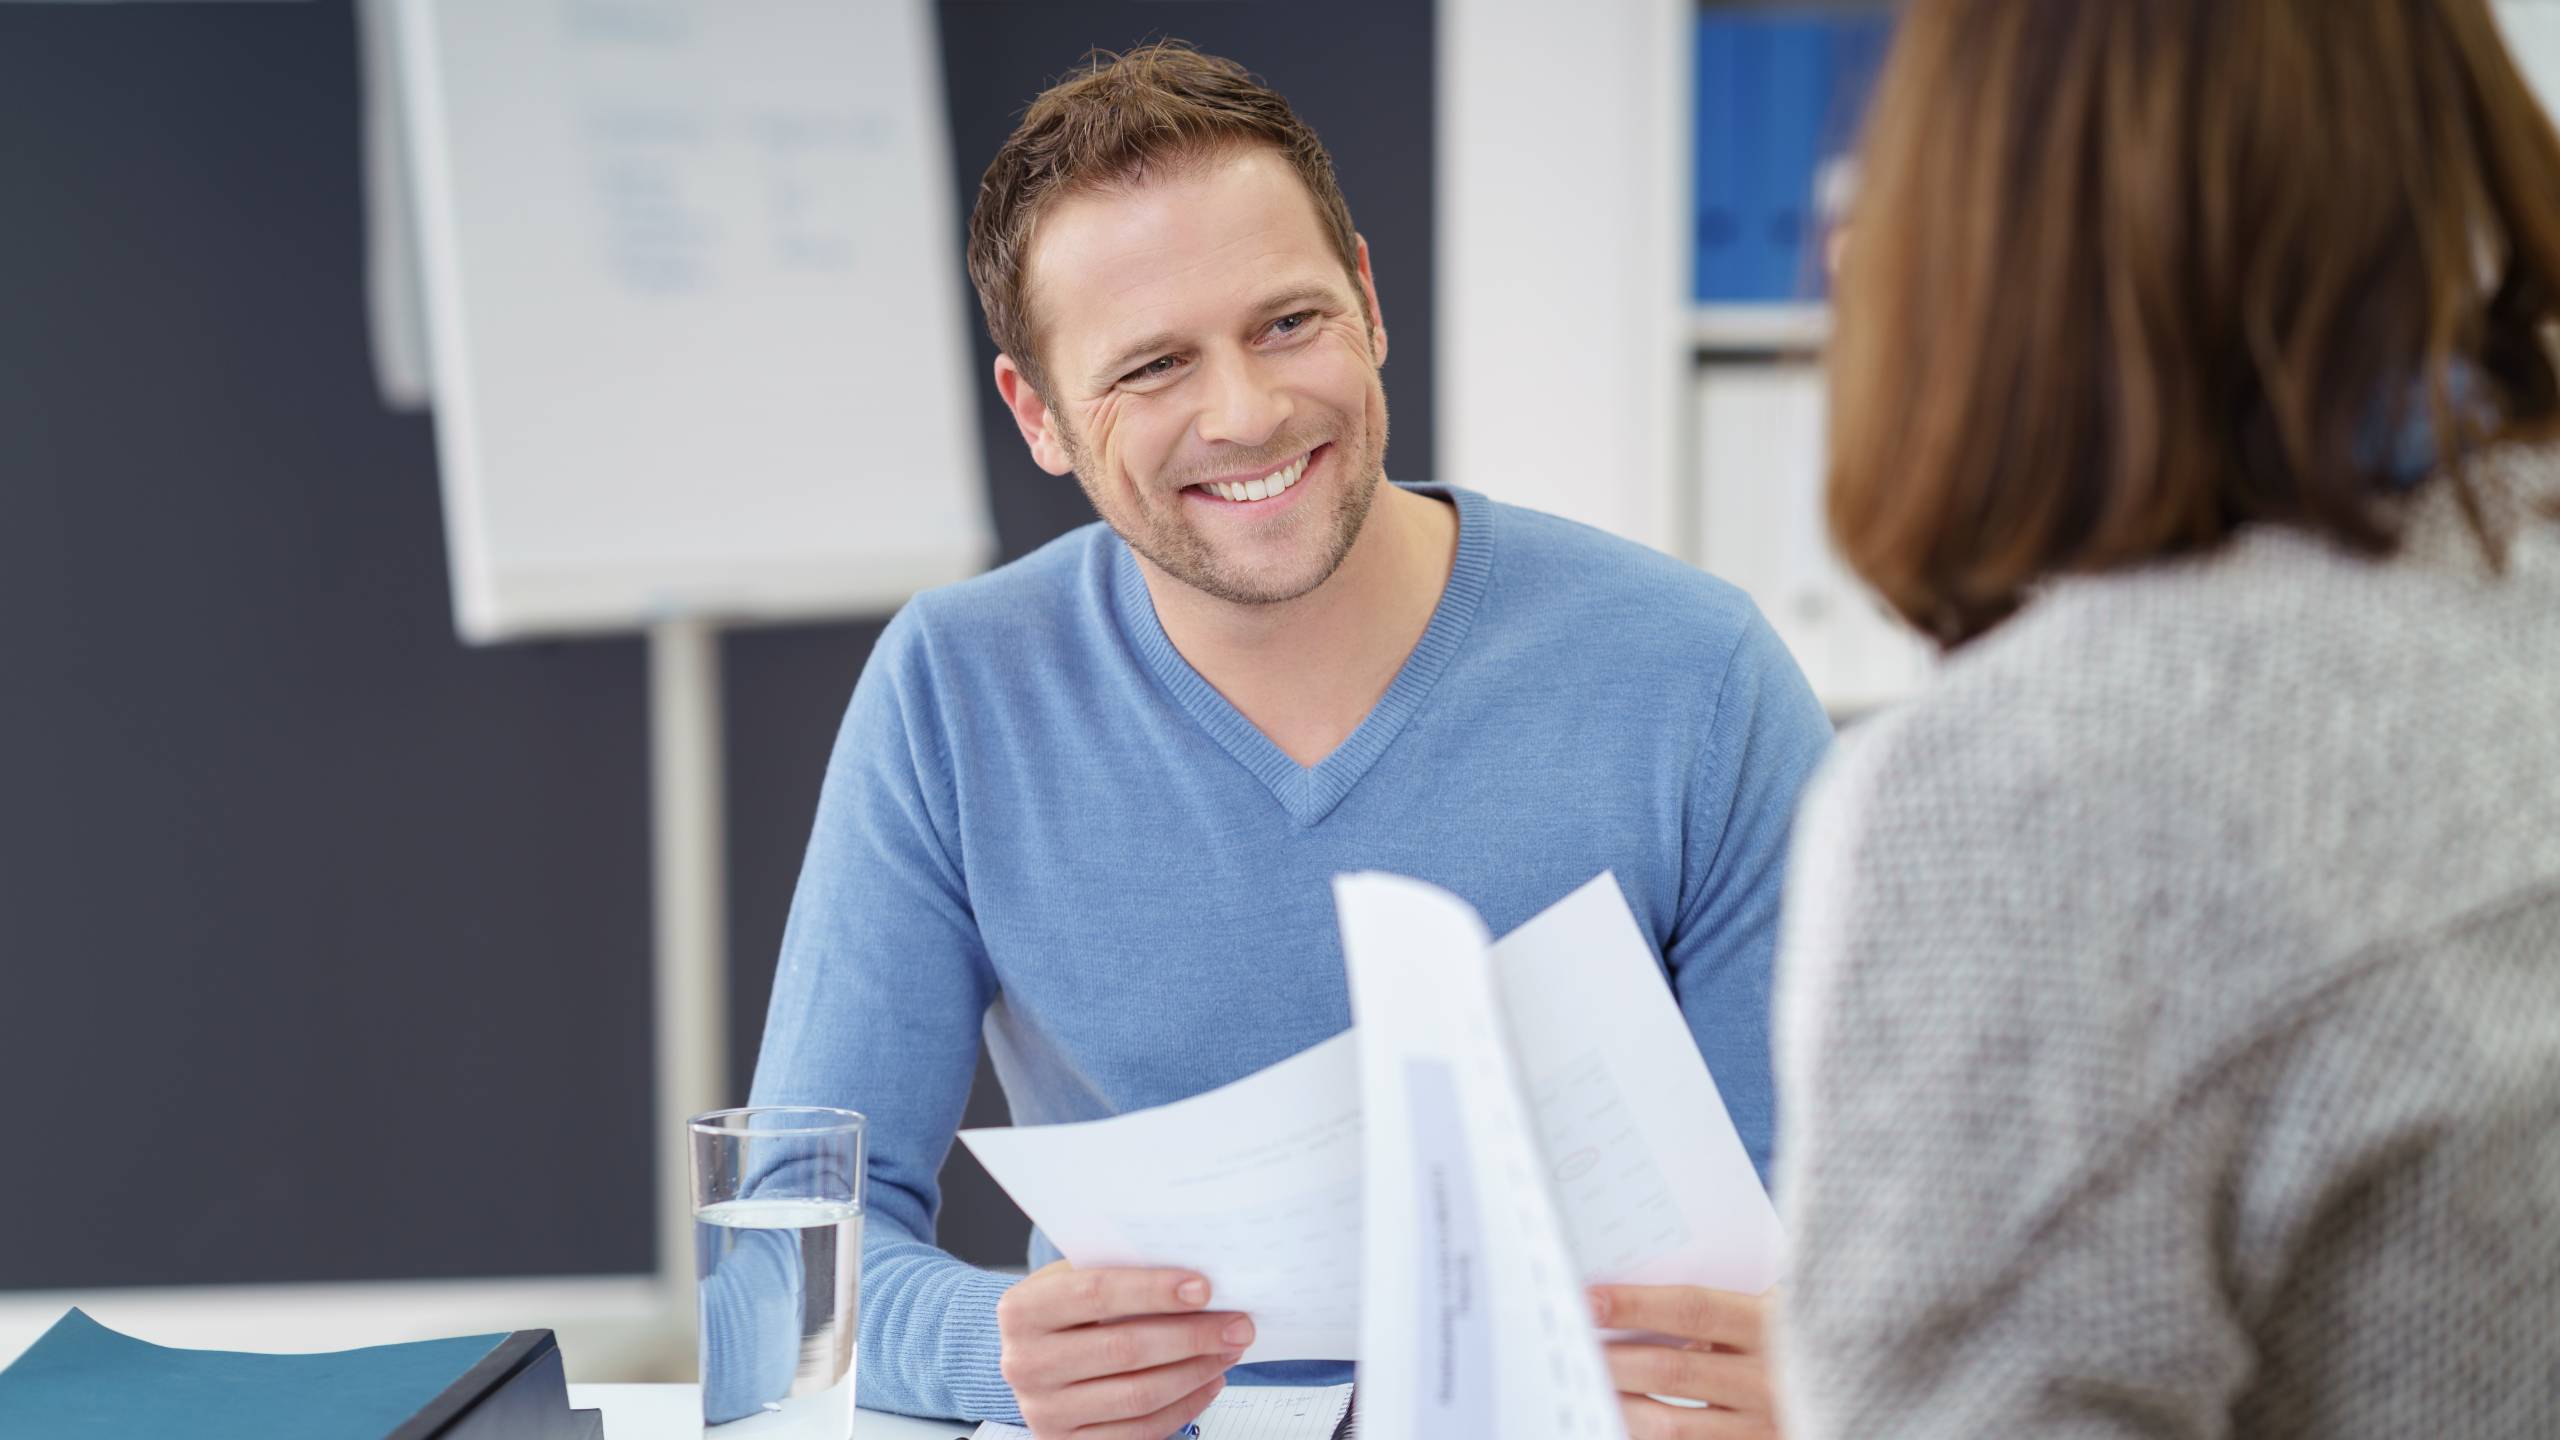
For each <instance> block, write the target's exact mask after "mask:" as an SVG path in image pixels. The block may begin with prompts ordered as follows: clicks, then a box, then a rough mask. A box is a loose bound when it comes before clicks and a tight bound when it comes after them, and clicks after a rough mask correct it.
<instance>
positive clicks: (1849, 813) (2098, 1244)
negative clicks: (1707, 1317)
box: [1773, 717, 2253, 1440]
mask: <svg viewBox="0 0 2560 1440" xmlns="http://www.w3.org/2000/svg"><path fill="white" fill-rule="evenodd" d="M1903 718H1905V717H1895V718H1894V719H1888V720H1882V721H1877V722H1872V723H1873V725H1874V727H1875V729H1876V730H1877V731H1880V732H1882V733H1858V734H1853V735H1852V736H1851V737H1850V739H1849V740H1848V741H1847V742H1846V743H1845V744H1844V745H1843V747H1842V754H1841V755H1840V757H1839V758H1838V759H1837V760H1836V761H1835V762H1834V764H1833V765H1832V767H1831V768H1830V769H1828V770H1826V772H1825V773H1824V775H1823V777H1822V779H1821V780H1820V781H1818V782H1817V783H1816V785H1815V787H1814V790H1813V794H1812V798H1811V799H1810V801H1809V802H1808V804H1807V806H1806V809H1805V813H1804V815H1803V817H1802V818H1801V819H1800V821H1799V824H1798V838H1797V844H1796V850H1795V859H1794V865H1793V869H1792V872H1791V876H1790V884H1789V890H1788V905H1787V919H1786V924H1785V937H1784V947H1783V948H1784V958H1783V960H1782V970H1781V974H1782V976H1783V981H1782V989H1781V994H1780V997H1779V1012H1778V1013H1779V1026H1778V1034H1779V1052H1780V1053H1779V1062H1780V1077H1781V1082H1782V1084H1783V1085H1784V1086H1785V1088H1786V1094H1787V1104H1788V1132H1787V1148H1786V1152H1785V1156H1784V1159H1783V1161H1782V1163H1781V1166H1780V1174H1779V1184H1778V1196H1779V1199H1780V1203H1781V1214H1782V1217H1783V1219H1784V1221H1785V1224H1786V1229H1787V1234H1788V1239H1789V1243H1790V1246H1791V1249H1792V1253H1793V1264H1792V1270H1791V1273H1790V1275H1789V1278H1788V1281H1787V1284H1786V1286H1785V1288H1784V1289H1783V1290H1782V1291H1781V1296H1780V1301H1779V1307H1778V1309H1779V1314H1778V1317H1777V1326H1776V1335H1775V1342H1774V1354H1773V1364H1774V1369H1775V1372H1776V1374H1777V1376H1778V1379H1779V1382H1780V1385H1781V1387H1782V1393H1781V1397H1780V1408H1781V1410H1782V1411H1783V1412H1784V1413H1785V1415H1786V1417H1787V1429H1788V1434H1789V1435H1790V1436H1791V1437H1796V1440H1828V1437H1833V1436H1858V1437H1879V1440H1881V1437H1940V1436H1943V1437H1949V1440H1953V1437H1959V1436H1961V1437H1972V1436H1980V1435H2028V1434H2032V1435H2038V1436H2052V1437H2092V1440H2094V1437H2100V1436H2106V1437H2134V1436H2142V1437H2155V1440H2171V1437H2205V1436H2219V1435H2222V1434H2226V1433H2228V1430H2229V1419H2228V1416H2229V1408H2230V1405H2231V1402H2232V1398H2233V1397H2234V1395H2236V1394H2237V1393H2238V1391H2239V1389H2240V1387H2241V1386H2242V1385H2243V1384H2245V1383H2246V1380H2247V1377H2248V1375H2249V1373H2250V1371H2251V1369H2252V1365H2253V1347H2252V1344H2251V1341H2250V1338H2249V1335H2248V1332H2247V1330H2246V1328H2245V1325H2244V1324H2243V1322H2242V1319H2241V1317H2240V1316H2239V1314H2238V1313H2237V1307H2236V1306H2235V1305H2234V1304H2233V1303H2232V1302H2231V1300H2230V1299H2229V1297H2228V1295H2227V1293H2226V1290H2225V1288H2224V1284H2223V1266H2222V1265H2221V1263H2220V1261H2219V1259H2218V1252H2217V1245H2216V1240H2215V1227H2216V1226H2217V1225H2218V1224H2219V1223H2221V1219H2220V1218H2219V1217H2224V1216H2227V1214H2228V1210H2229V1207H2228V1205H2227V1204H2224V1203H2221V1202H2220V1201H2219V1200H2218V1199H2217V1196H2218V1195H2219V1193H2220V1191H2221V1190H2222V1189H2223V1188H2224V1186H2225V1180H2226V1177H2227V1176H2228V1175H2229V1173H2230V1165H2231V1157H2232V1156H2233V1155H2234V1154H2235V1153H2237V1151H2238V1149H2239V1147H2241V1146H2244V1145H2245V1144H2246V1140H2245V1138H2244V1137H2243V1130H2244V1124H2243V1120H2242V1114H2243V1109H2242V1107H2243V1106H2245V1104H2246V1100H2245V1097H2242V1096H2239V1095H2236V1094H2207V1095H2204V1096H2202V1097H2195V1096H2190V1097H2187V1099H2186V1103H2182V1104H2177V1105H2170V1104H2165V1103H2163V1096H2162V1094H2161V1093H2160V1091H2159V1089H2158V1087H2152V1086H2147V1085H2146V1078H2145V1077H2146V1074H2147V1070H2146V1065H2145V1046H2146V1039H2145V1033H2144V1032H2145V1025H2146V1023H2148V1018H2147V1015H2146V1007H2145V1003H2144V999H2143V990H2142V986H2141V984H2140V982H2139V977H2138V975H2137V973H2136V972H2135V971H2134V970H2133V969H2132V968H2131V966H2130V964H2129V961H2130V958H2131V954H2132V952H2131V950H2130V948H2129V946H2128V942H2127V933H2126V931H2125V930H2124V927H2123V925H2122V924H2121V923H2120V922H2118V921H2116V920H2114V919H2113V918H2111V917H2110V916H2108V915H2107V914H2105V913H2104V912H2103V911H2102V910H2100V909H2098V908H2097V907H2094V906H2090V905H2087V904H2084V903H2083V900H2082V896H2083V895H2084V893H2085V892H2086V891H2087V890H2088V888H2089V887H2087V886H2085V885H2075V884H2074V880H2073V877H2074V875H2075V873H2085V872H2083V871H2082V867H2085V866H2090V865H2098V864H2104V863H2106V861H2105V859H2104V858H2103V856H2104V853H2105V852H2104V845H2103V843H2102V841H2100V840H2097V839H2093V838H2091V837H2092V836H2093V835H2094V834H2095V827H2093V826H2091V825H2090V824H2089V823H2087V822H2088V820H2089V818H2090V817H2089V816H2088V815H2087V814H2086V813H2085V812H2080V807H2081V805H2082V804H2083V803H2084V801H2083V800H2082V799H2081V798H2080V797H2081V796H2084V795H2085V793H2086V787H2085V785H2084V784H2082V783H2081V782H2080V781H2078V780H2076V779H2075V778H2074V777H2071V776H2068V775H2060V774H2045V775H2039V773H2038V769H2037V766H2036V765H2035V764H2034V763H2033V762H2032V760H2031V759H2030V758H2027V757H2020V756H2016V755H2000V754H1992V753H1987V752H1988V751H1989V750H1990V749H1992V748H1994V747H1995V746H1996V743H1997V742H1995V741H1989V740H1986V739H1985V738H1984V737H1983V734H1982V732H1981V729H1980V727H1978V726H1972V725H1966V724H1963V723H1961V722H1950V723H1941V724H1937V725H1935V726H1934V727H1933V728H1932V729H1930V730H1929V731H1928V733H1927V734H1926V735H1925V736H1915V735H1914V733H1913V727H1910V726H1906V725H1903V724H1900V723H1897V722H1898V721H1899V720H1901V719H1903ZM2075 812H2080V813H2075ZM2118 863H2121V859H2120V858H2119V860H2118Z"/></svg>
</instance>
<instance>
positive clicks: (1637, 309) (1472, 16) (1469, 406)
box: [1430, 0, 1695, 553]
mask: <svg viewBox="0 0 2560 1440" xmlns="http://www.w3.org/2000/svg"><path fill="white" fill-rule="evenodd" d="M1694 14H1695V0H1587V3H1583V4H1576V5H1559V4H1556V3H1554V0H1442V3H1441V6H1440V69H1439V83H1440V115H1439V162H1440V197H1439V199H1440V212H1439V213H1440V220H1439V227H1440V238H1439V285H1440V290H1439V317H1440V318H1439V335H1438V337H1437V339H1438V362H1439V367H1440V395H1439V402H1438V413H1437V419H1438V427H1437V436H1438V443H1439V447H1440V455H1441V473H1440V474H1439V475H1436V476H1433V477H1430V478H1433V479H1437V480H1446V481H1449V482H1451V483H1454V484H1459V485H1465V486H1468V487H1470V488H1472V489H1477V490H1482V491H1484V492H1486V493H1487V494H1490V495H1494V496H1497V497H1499V498H1501V499H1504V500H1509V501H1512V502H1515V503H1517V504H1522V505H1527V506H1530V507H1532V508H1534V509H1539V510H1547V511H1552V512H1554V513H1556V514H1559V515H1567V516H1571V517H1572V518H1574V519H1577V520H1582V521H1586V522H1588V523H1590V524H1593V525H1597V526H1599V527H1601V528H1602V529H1605V530H1610V531H1613V532H1615V533H1617V534H1620V535H1625V536H1628V537H1629V538H1632V539H1635V540H1639V541H1642V542H1643V543H1645V544H1648V545H1652V546H1655V547H1656V548H1659V549H1663V550H1667V551H1672V552H1675V553H1676V552H1678V550H1679V549H1680V547H1681V545H1682V543H1683V541H1684V539H1685V531H1684V526H1683V525H1682V523H1681V517H1682V513H1683V512H1682V502H1681V499H1680V495H1681V487H1680V451H1681V449H1682V444H1683V439H1682V437H1683V436H1684V434H1685V432H1686V426H1685V425H1684V424H1683V423H1682V420H1681V416H1682V412H1683V406H1684V404H1685V401H1684V400H1683V397H1682V388H1683V386H1684V385H1685V383H1686V380H1685V377H1686V373H1687V369H1688V359H1687V356H1688V348H1687V337H1686V329H1687V325H1688V310H1687V294H1686V292H1687V288H1688V274H1689V271H1688V265H1689V259H1688V252H1687V247H1686V240H1687V235H1688V218H1687V217H1688V212H1689V173H1690V167H1689V161H1688V134H1689V115H1690V105H1689V85H1690V81H1689V70H1690V53H1691V48H1692V46H1693V45H1694V43H1695V42H1694V40H1693V39H1692V33H1691V29H1690V25H1691V23H1692V16H1693V15H1694Z"/></svg>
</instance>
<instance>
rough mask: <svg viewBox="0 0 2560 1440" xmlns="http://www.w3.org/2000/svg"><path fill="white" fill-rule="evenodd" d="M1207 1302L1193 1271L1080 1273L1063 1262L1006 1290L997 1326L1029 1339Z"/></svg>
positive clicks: (998, 1306) (1204, 1286) (1206, 1291)
mask: <svg viewBox="0 0 2560 1440" xmlns="http://www.w3.org/2000/svg"><path fill="white" fill-rule="evenodd" d="M1208 1303H1209V1282H1208V1281H1207V1280H1206V1279H1204V1278H1202V1277H1201V1276H1199V1275H1195V1274H1193V1273H1192V1272H1190V1271H1188V1270H1133V1269H1118V1270H1078V1269H1075V1268H1074V1267H1072V1266H1069V1265H1066V1264H1064V1263H1063V1262H1062V1263H1060V1264H1056V1265H1047V1266H1043V1267H1041V1268H1040V1269H1039V1270H1037V1271H1035V1272H1033V1273H1032V1274H1031V1275H1030V1276H1028V1277H1026V1278H1025V1279H1024V1280H1023V1282H1022V1283H1021V1284H1019V1285H1016V1286H1014V1287H1013V1288H1012V1289H1010V1290H1007V1291H1006V1292H1005V1293H1004V1299H1002V1300H1000V1301H998V1302H997V1303H996V1326H997V1328H998V1329H999V1330H1002V1331H1003V1332H1004V1333H1005V1334H1008V1335H1029V1334H1036V1333H1039V1332H1041V1331H1046V1330H1064V1329H1067V1328H1069V1327H1070V1326H1075V1325H1092V1324H1095V1323H1098V1322H1100V1321H1104V1320H1118V1319H1122V1318H1125V1317H1127V1316H1131V1315H1179V1314H1182V1313H1184V1312H1186V1311H1191V1310H1197V1309H1199V1308H1200V1307H1202V1306H1203V1305H1206V1304H1208Z"/></svg>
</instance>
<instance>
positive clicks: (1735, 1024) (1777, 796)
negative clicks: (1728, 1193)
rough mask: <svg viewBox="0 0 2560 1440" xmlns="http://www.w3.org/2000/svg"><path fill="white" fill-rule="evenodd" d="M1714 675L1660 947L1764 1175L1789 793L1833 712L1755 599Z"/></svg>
mask: <svg viewBox="0 0 2560 1440" xmlns="http://www.w3.org/2000/svg"><path fill="white" fill-rule="evenodd" d="M1715 683H1716V686H1717V691H1716V704H1715V710H1714V713H1713V718H1712V720H1711V722H1710V728H1709V731H1708V733H1707V735H1706V736H1705V737H1704V742H1703V743H1702V744H1701V745H1700V746H1699V747H1698V749H1697V751H1696V754H1695V757H1694V759H1693V762H1692V763H1693V766H1694V769H1693V771H1692V773H1691V775H1690V781H1689V791H1688V801H1687V804H1688V815H1687V822H1686V835H1685V837H1684V842H1683V845H1682V859H1681V874H1682V879H1681V901H1680V913H1679V918H1678V921H1677V923H1676V924H1675V926H1674V928H1673V931H1672V934H1671V938H1670V943H1669V944H1668V945H1666V946H1665V947H1664V956H1663V959H1664V961H1665V963H1666V964H1667V965H1668V966H1669V968H1670V972H1671V988H1672V992H1673V994H1674V995H1676V996H1677V997H1678V999H1679V1002H1680V1013H1681V1015H1682V1016H1683V1018H1685V1019H1686V1020H1687V1021H1688V1023H1689V1033H1690V1034H1691V1035H1692V1036H1693V1037H1694V1038H1695V1039H1696V1041H1697V1044H1698V1052H1699V1053H1700V1054H1701V1055H1703V1056H1705V1057H1706V1061H1707V1071H1708V1073H1709V1074H1711V1075H1713V1076H1714V1077H1715V1081H1716V1088H1717V1090H1718V1091H1719V1092H1720V1093H1721V1094H1722V1096H1723V1099H1724V1104H1725V1109H1726V1111H1727V1112H1728V1113H1729V1114H1730V1115H1731V1116H1732V1117H1733V1123H1734V1128H1735V1129H1736V1130H1738V1131H1740V1132H1741V1135H1742V1143H1743V1148H1745V1149H1746V1150H1748V1151H1749V1152H1750V1154H1751V1163H1752V1164H1753V1165H1754V1166H1756V1167H1758V1169H1759V1171H1760V1178H1761V1181H1762V1183H1764V1184H1765V1183H1767V1181H1768V1179H1769V1168H1770V1164H1771V1160H1772V1158H1773V1152H1774V1151H1775V1149H1776V1132H1777V1104H1776V1098H1775V1094H1774V1089H1775V1083H1774V1081H1773V1079H1772V1077H1771V1073H1770V1072H1771V1062H1770V1038H1769V1003H1770V988H1771V986H1770V972H1771V967H1772V966H1773V965H1774V963H1775V960H1776V952H1777V946H1778V897H1779V890H1780V887H1781V884H1782V882H1783V881H1784V878H1785V872H1786V857H1787V837H1788V835H1789V834H1790V831H1791V827H1792V825H1793V823H1794V819H1795V811H1796V803H1797V799H1798V797H1799V795H1800V794H1801V792H1802V791H1803V789H1804V786H1805V784H1806V782H1807V781H1808V780H1809V779H1811V777H1812V775H1813V771H1814V768H1815V766H1816V765H1817V764H1819V763H1820V761H1821V759H1822V756H1823V754H1824V753H1825V751H1827V750H1828V748H1829V747H1830V744H1831V721H1830V720H1829V718H1828V717H1826V716H1825V715H1824V714H1823V713H1822V706H1821V704H1820V703H1819V702H1818V701H1816V700H1815V699H1814V696H1813V688H1812V687H1811V686H1810V685H1808V684H1806V683H1805V678H1804V673H1803V672H1802V671H1801V670H1799V669H1797V668H1796V662H1795V658H1794V657H1793V656H1791V655H1789V654H1788V653H1787V647H1786V646H1785V644H1783V643H1782V642H1781V641H1780V640H1779V639H1778V636H1777V633H1776V632H1775V631H1773V630H1771V629H1770V628H1769V624H1768V622H1767V621H1766V620H1764V619H1762V618H1761V616H1760V613H1759V611H1757V610H1750V611H1749V612H1748V623H1747V624H1745V625H1744V626H1743V627H1742V630H1741V633H1740V634H1739V636H1738V637H1737V638H1736V640H1735V641H1734V644H1733V647H1732V649H1731V651H1730V652H1729V653H1728V655H1727V657H1726V659H1725V664H1724V671H1723V674H1722V675H1721V676H1720V677H1719V678H1718V679H1717V680H1716V682H1715Z"/></svg>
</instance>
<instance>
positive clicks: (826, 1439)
mask: <svg viewBox="0 0 2560 1440" xmlns="http://www.w3.org/2000/svg"><path fill="white" fill-rule="evenodd" d="M864 1125H865V1122H864V1120H863V1118H862V1116H861V1115H859V1114H857V1113H855V1112H854V1111H851V1110H830V1109H825V1108H823V1107H818V1106H797V1105H792V1106H757V1107H753V1108H749V1109H744V1110H714V1111H712V1112H711V1113H710V1114H707V1115H697V1116H695V1117H694V1118H693V1120H692V1121H691V1122H690V1123H689V1125H688V1126H687V1129H688V1130H689V1131H690V1132H691V1138H692V1142H693V1143H692V1146H691V1150H692V1157H693V1167H692V1168H693V1261H694V1274H695V1275H696V1276H697V1277H698V1278H699V1279H700V1281H701V1306H700V1321H701V1329H700V1332H699V1333H700V1336H701V1358H702V1424H703V1429H704V1430H705V1431H706V1432H708V1433H716V1434H718V1435H719V1436H720V1437H721V1440H847V1437H849V1436H850V1435H852V1433H853V1403H854V1401H853V1395H854V1336H855V1332H856V1331H857V1330H858V1328H859V1327H860V1324H861V1319H862V1310H861V1304H862V1291H861V1280H862V1163H863V1153H862V1149H863V1145H862V1142H863V1129H864Z"/></svg>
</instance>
